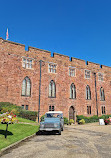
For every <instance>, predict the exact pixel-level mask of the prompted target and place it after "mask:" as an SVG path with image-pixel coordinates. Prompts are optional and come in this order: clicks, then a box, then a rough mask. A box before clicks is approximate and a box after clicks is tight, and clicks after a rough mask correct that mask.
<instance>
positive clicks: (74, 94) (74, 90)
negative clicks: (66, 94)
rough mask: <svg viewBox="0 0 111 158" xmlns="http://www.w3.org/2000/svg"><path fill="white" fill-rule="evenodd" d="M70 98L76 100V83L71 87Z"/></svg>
mask: <svg viewBox="0 0 111 158" xmlns="http://www.w3.org/2000/svg"><path fill="white" fill-rule="evenodd" d="M70 98H71V99H76V87H75V85H74V83H72V84H71V86H70Z"/></svg>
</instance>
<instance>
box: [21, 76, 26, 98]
mask: <svg viewBox="0 0 111 158" xmlns="http://www.w3.org/2000/svg"><path fill="white" fill-rule="evenodd" d="M25 92H26V80H25V79H24V80H23V82H22V95H26V94H25Z"/></svg>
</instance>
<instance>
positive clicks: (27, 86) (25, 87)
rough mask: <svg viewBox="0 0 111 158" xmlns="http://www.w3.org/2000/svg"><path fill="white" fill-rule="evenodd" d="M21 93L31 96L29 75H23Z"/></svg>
mask: <svg viewBox="0 0 111 158" xmlns="http://www.w3.org/2000/svg"><path fill="white" fill-rule="evenodd" d="M22 95H23V96H31V81H30V78H29V77H25V78H24V80H23V82H22Z"/></svg>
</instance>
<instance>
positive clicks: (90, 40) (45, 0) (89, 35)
mask: <svg viewBox="0 0 111 158" xmlns="http://www.w3.org/2000/svg"><path fill="white" fill-rule="evenodd" d="M7 27H8V28H9V40H10V41H14V42H18V43H22V44H25V45H26V50H27V47H28V46H33V47H37V48H40V49H45V50H49V51H51V52H52V53H53V52H57V53H60V54H64V55H68V56H70V57H76V58H79V59H84V60H86V61H92V62H95V63H99V64H102V65H107V66H111V0H107V1H105V0H10V1H8V0H3V1H0V37H2V38H4V39H5V38H6V29H7Z"/></svg>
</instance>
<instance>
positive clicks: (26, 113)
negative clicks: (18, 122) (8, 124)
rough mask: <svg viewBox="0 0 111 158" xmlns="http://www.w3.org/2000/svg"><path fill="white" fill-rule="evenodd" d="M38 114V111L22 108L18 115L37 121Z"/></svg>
mask: <svg viewBox="0 0 111 158" xmlns="http://www.w3.org/2000/svg"><path fill="white" fill-rule="evenodd" d="M37 114H38V112H36V111H29V110H21V111H20V113H19V115H18V116H19V117H22V118H25V119H28V120H32V121H36V118H37Z"/></svg>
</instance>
